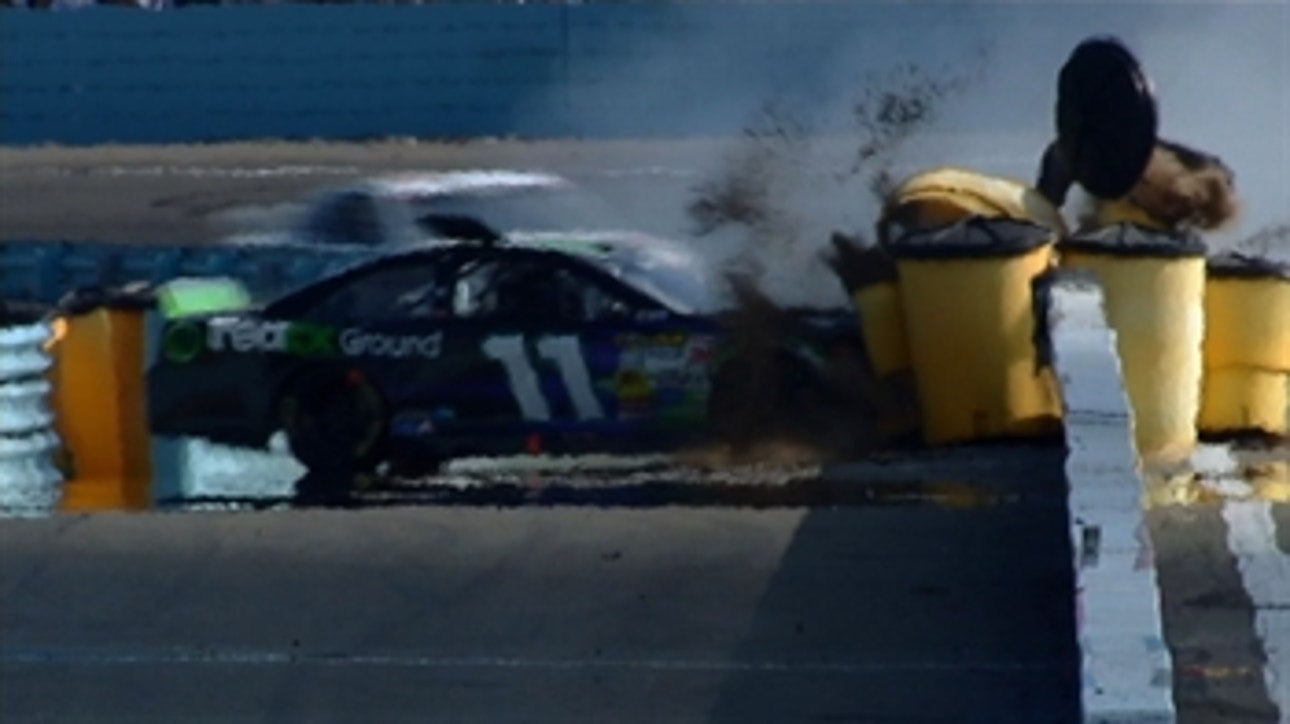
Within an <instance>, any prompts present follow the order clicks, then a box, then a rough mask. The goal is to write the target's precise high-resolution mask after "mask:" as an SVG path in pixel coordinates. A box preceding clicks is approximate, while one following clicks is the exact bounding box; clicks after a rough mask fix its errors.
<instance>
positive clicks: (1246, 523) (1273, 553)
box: [1223, 500, 1290, 721]
mask: <svg viewBox="0 0 1290 724" xmlns="http://www.w3.org/2000/svg"><path fill="white" fill-rule="evenodd" d="M1272 505H1273V504H1272V503H1271V502H1269V501H1266V500H1231V501H1227V502H1225V503H1224V504H1223V520H1224V521H1225V522H1226V523H1227V545H1228V548H1229V549H1230V550H1231V551H1232V556H1233V557H1234V558H1235V559H1236V567H1237V569H1238V570H1239V571H1240V573H1241V581H1242V583H1243V584H1244V586H1245V590H1246V592H1247V593H1248V594H1249V596H1250V600H1251V602H1252V603H1253V604H1254V630H1255V633H1256V634H1257V635H1258V636H1259V639H1260V640H1261V641H1262V644H1263V654H1264V661H1265V663H1264V665H1263V681H1264V684H1265V686H1266V687H1267V691H1268V698H1270V699H1271V700H1272V703H1273V704H1274V705H1276V706H1277V708H1278V709H1280V711H1281V717H1282V718H1281V721H1290V554H1287V553H1286V551H1283V550H1281V549H1280V548H1279V547H1278V546H1277V527H1276V521H1275V520H1274V519H1273V518H1272Z"/></svg>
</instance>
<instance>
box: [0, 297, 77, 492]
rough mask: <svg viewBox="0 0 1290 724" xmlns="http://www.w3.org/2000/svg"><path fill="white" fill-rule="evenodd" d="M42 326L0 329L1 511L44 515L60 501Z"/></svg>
mask: <svg viewBox="0 0 1290 724" xmlns="http://www.w3.org/2000/svg"><path fill="white" fill-rule="evenodd" d="M50 332H51V330H50V327H49V324H48V323H46V322H34V323H31V324H24V325H17V326H11V327H5V328H0V510H3V511H5V513H6V514H11V515H22V514H24V513H31V514H42V513H44V512H47V511H49V510H50V509H52V508H53V507H54V506H55V505H56V504H57V501H58V497H59V491H60V485H61V483H62V482H63V475H62V472H61V471H59V469H58V468H57V467H56V466H55V465H54V453H55V451H56V450H57V449H58V446H59V441H58V435H57V433H56V432H55V431H54V427H53V425H54V414H53V411H52V410H51V409H50V406H49V393H50V383H49V381H48V379H47V378H46V376H45V373H46V372H47V371H48V370H49V368H50V366H51V365H52V363H53V362H52V360H51V359H50V357H49V355H47V354H46V353H45V349H44V345H45V342H46V341H47V340H48V339H49V336H50Z"/></svg>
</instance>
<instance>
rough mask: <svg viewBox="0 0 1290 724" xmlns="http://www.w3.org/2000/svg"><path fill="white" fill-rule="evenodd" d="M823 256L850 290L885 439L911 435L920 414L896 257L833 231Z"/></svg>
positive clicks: (892, 439) (898, 439)
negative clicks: (828, 248) (872, 377)
mask: <svg viewBox="0 0 1290 724" xmlns="http://www.w3.org/2000/svg"><path fill="white" fill-rule="evenodd" d="M832 247H833V248H832V253H829V254H826V255H825V261H826V262H827V263H828V264H829V266H830V267H831V268H832V269H833V271H834V273H835V274H837V276H838V278H839V279H840V280H841V282H842V286H843V288H845V289H846V291H847V293H848V294H849V295H851V300H852V304H853V305H854V306H855V310H856V317H857V318H858V319H859V322H860V332H861V335H862V336H863V338H864V345H865V351H866V355H867V357H868V360H869V367H870V369H871V370H872V371H873V375H874V378H875V382H876V384H875V385H874V387H873V390H872V392H873V393H874V399H872V400H870V402H871V403H872V404H873V405H874V409H875V410H876V412H877V416H878V432H879V434H880V436H881V438H882V439H883V440H884V441H887V442H896V441H901V440H906V439H908V438H911V437H913V436H914V435H915V434H916V433H917V432H918V427H919V424H920V423H921V415H920V412H919V409H918V401H917V393H916V392H915V391H914V383H913V380H912V374H911V372H912V367H911V363H910V359H909V339H908V337H907V336H906V335H905V313H904V309H903V308H902V306H901V300H900V283H899V277H898V274H897V272H896V261H895V259H893V258H892V256H891V255H890V254H889V253H887V251H886V250H884V249H883V248H882V247H878V246H868V247H866V246H863V245H862V243H861V242H860V241H859V240H857V239H852V238H850V237H847V236H845V235H843V234H834V235H833V239H832Z"/></svg>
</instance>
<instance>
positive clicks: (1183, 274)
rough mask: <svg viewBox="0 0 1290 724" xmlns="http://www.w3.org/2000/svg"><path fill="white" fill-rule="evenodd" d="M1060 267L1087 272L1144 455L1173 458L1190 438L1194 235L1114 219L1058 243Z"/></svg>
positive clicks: (1200, 332) (1200, 286) (1197, 371)
mask: <svg viewBox="0 0 1290 724" xmlns="http://www.w3.org/2000/svg"><path fill="white" fill-rule="evenodd" d="M1060 251H1061V259H1062V265H1063V266H1067V267H1071V268H1078V269H1087V270H1090V271H1092V272H1093V273H1094V274H1095V275H1096V276H1097V277H1098V280H1099V281H1100V282H1101V284H1102V289H1103V297H1104V299H1105V305H1106V313H1107V321H1108V323H1109V324H1110V326H1111V328H1112V329H1113V330H1115V335H1116V349H1117V351H1118V353H1119V356H1120V368H1121V371H1122V374H1123V376H1124V383H1125V387H1126V388H1127V389H1126V392H1127V396H1128V398H1129V404H1130V406H1131V407H1132V409H1133V417H1134V437H1135V440H1136V442H1137V446H1138V452H1139V454H1140V456H1141V457H1143V458H1144V459H1147V458H1151V459H1156V460H1165V459H1169V460H1172V459H1180V458H1182V457H1185V456H1186V455H1188V454H1190V452H1191V450H1192V449H1193V448H1194V447H1195V444H1196V439H1197V426H1196V419H1197V415H1198V414H1199V411H1200V390H1201V345H1202V342H1203V337H1204V326H1205V325H1204V294H1205V245H1204V243H1203V242H1202V241H1201V240H1200V238H1199V237H1198V236H1195V235H1193V234H1186V233H1169V232H1164V231H1159V230H1154V229H1148V228H1145V227H1142V226H1137V225H1135V224H1130V223H1120V224H1114V225H1111V226H1107V227H1104V228H1102V229H1098V230H1095V231H1091V232H1088V233H1086V234H1081V235H1079V236H1076V237H1073V238H1071V239H1068V240H1066V241H1065V242H1063V243H1062V244H1061V248H1060Z"/></svg>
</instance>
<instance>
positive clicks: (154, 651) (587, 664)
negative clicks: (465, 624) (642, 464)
mask: <svg viewBox="0 0 1290 724" xmlns="http://www.w3.org/2000/svg"><path fill="white" fill-rule="evenodd" d="M0 663H3V664H9V665H14V664H21V665H82V666H85V665H88V666H104V665H156V664H219V665H243V666H247V665H249V666H274V665H312V666H346V667H353V666H373V667H392V668H418V669H524V670H546V671H561V670H564V671H583V670H596V669H599V670H604V669H627V670H642V671H677V672H713V673H745V672H752V673H770V674H778V673H789V674H800V673H813V674H835V675H861V674H884V673H893V672H895V673H901V672H909V673H914V672H927V671H946V672H963V671H992V672H1020V671H1049V670H1052V671H1054V672H1056V671H1059V670H1060V669H1061V666H1060V665H1059V664H1056V663H1052V664H1050V663H1033V664H1031V663H1009V662H998V661H959V660H954V661H936V660H921V659H914V660H907V661H893V660H888V659H885V658H884V659H883V660H882V661H776V660H761V661H758V660H751V661H740V660H732V659H681V658H676V659H673V658H628V659H623V658H599V657H597V658H559V659H557V658H541V657H524V656H438V655H433V654H421V653H415V652H407V653H368V654H345V653H311V652H307V651H300V650H281V649H235V648H204V647H203V648H195V647H194V648H151V647H148V648H143V647H130V646H120V647H101V648H81V647H2V648H0Z"/></svg>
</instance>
